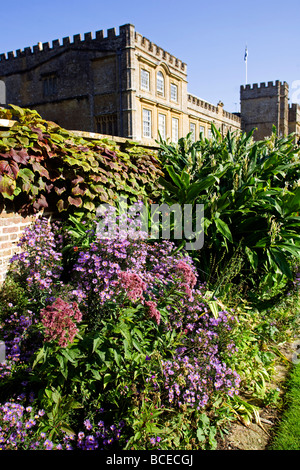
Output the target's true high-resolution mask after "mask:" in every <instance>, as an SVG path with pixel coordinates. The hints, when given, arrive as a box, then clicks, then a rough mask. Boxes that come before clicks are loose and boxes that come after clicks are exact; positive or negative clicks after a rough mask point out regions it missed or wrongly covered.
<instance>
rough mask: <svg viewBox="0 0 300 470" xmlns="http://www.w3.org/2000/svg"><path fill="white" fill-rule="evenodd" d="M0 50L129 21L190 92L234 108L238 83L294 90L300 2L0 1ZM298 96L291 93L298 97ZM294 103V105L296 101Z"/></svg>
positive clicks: (299, 72) (299, 63)
mask: <svg viewBox="0 0 300 470" xmlns="http://www.w3.org/2000/svg"><path fill="white" fill-rule="evenodd" d="M1 3H2V4H1V8H0V25H1V27H0V53H2V52H9V51H12V50H16V49H23V48H24V47H27V46H33V45H35V44H37V43H38V42H47V41H49V42H51V41H52V40H53V39H62V38H63V37H65V36H71V37H72V36H73V35H74V34H78V33H81V34H82V35H83V34H84V33H85V32H89V31H91V32H93V33H94V32H95V31H97V30H100V29H103V30H105V31H106V30H107V29H108V28H113V27H116V31H117V33H118V27H119V26H120V25H123V24H125V23H131V24H134V25H135V27H136V30H137V31H138V32H139V33H141V34H142V35H143V36H145V37H147V38H148V39H150V40H151V41H152V42H154V43H155V44H157V45H159V46H160V47H162V48H163V49H165V50H167V51H168V52H170V53H172V54H173V55H175V56H176V57H178V58H179V59H180V60H182V61H183V62H185V63H186V64H187V72H188V91H189V92H190V93H192V94H194V95H196V96H198V97H200V98H202V99H205V100H207V101H210V102H212V103H214V104H216V103H217V102H218V101H219V100H222V101H223V102H224V105H225V109H226V110H228V111H232V112H234V111H239V101H240V85H241V84H244V82H245V62H244V52H245V46H246V44H247V46H248V82H249V83H260V82H268V81H275V80H280V81H286V82H287V83H288V84H289V87H290V97H291V98H293V96H294V99H292V100H291V101H297V98H298V97H300V93H299V92H297V90H295V89H293V88H292V86H293V85H294V86H295V82H296V81H299V84H300V53H299V51H300V1H299V0H285V1H283V0H280V1H278V0H273V1H271V0H266V1H263V0H260V1H258V0H249V1H246V2H245V1H244V2H243V1H237V0H231V1H230V0H227V1H221V0H215V1H212V2H209V1H208V0H205V1H203V0H188V1H184V0H151V1H150V0H143V1H142V0H139V1H138V0H132V1H131V0H123V1H121V0H106V1H103V0H51V1H47V2H43V1H41V0H27V1H26V2H24V0H14V1H13V2H8V1H6V2H5V3H4V2H1ZM296 92H297V93H296ZM299 102H300V100H299Z"/></svg>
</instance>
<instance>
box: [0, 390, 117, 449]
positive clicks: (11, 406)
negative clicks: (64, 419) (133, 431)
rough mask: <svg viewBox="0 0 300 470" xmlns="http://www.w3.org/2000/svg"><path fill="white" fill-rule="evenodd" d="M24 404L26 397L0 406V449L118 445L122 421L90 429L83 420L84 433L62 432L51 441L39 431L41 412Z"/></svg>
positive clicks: (85, 447)
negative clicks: (56, 438) (57, 439)
mask: <svg viewBox="0 0 300 470" xmlns="http://www.w3.org/2000/svg"><path fill="white" fill-rule="evenodd" d="M25 401H26V396H25V395H21V396H19V397H17V400H16V401H9V402H6V403H5V404H4V405H0V450H76V449H79V450H96V449H99V450H104V449H109V448H110V447H111V446H112V445H113V444H114V443H118V441H119V439H120V437H121V435H122V430H123V428H124V426H125V422H124V421H123V420H121V421H120V422H118V424H117V425H115V424H112V425H109V426H107V425H105V422H104V421H102V420H100V421H99V422H98V423H97V425H96V426H93V425H92V424H91V422H90V420H89V419H85V421H84V423H83V425H84V431H80V432H78V434H77V435H76V434H75V433H71V432H69V433H66V432H64V431H62V432H61V433H62V434H61V436H60V437H61V439H59V441H60V442H53V440H51V439H50V438H49V437H47V434H46V433H45V432H43V431H40V429H43V422H42V421H43V416H44V415H45V411H44V410H43V409H41V410H38V411H37V412H36V411H35V410H34V408H33V406H31V405H29V406H26V405H25V404H24V402H25ZM31 401H33V397H31Z"/></svg>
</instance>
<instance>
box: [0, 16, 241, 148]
mask: <svg viewBox="0 0 300 470" xmlns="http://www.w3.org/2000/svg"><path fill="white" fill-rule="evenodd" d="M142 72H146V73H147V74H149V89H145V87H143V86H142V81H141V74H142ZM159 73H161V74H162V75H161V76H162V79H163V82H164V84H163V92H161V91H158V90H157V76H158V74H159ZM0 79H1V80H4V81H5V84H6V89H7V103H12V104H16V105H19V106H21V107H28V108H32V109H36V110H37V111H38V112H39V113H40V114H41V116H42V117H43V118H44V119H46V120H51V121H54V122H57V123H58V124H59V125H61V126H62V127H64V128H67V129H71V130H81V131H88V132H98V133H100V134H108V135H115V136H124V137H128V138H130V139H135V140H138V141H139V142H142V141H143V140H144V139H145V142H149V141H152V144H153V143H154V142H155V140H156V139H158V137H159V135H158V130H159V128H161V125H162V122H163V121H164V125H165V137H166V138H170V139H171V140H174V135H173V134H174V124H176V125H177V127H178V137H182V136H185V135H186V134H187V133H188V132H190V130H191V126H193V130H194V132H195V135H196V136H198V135H199V133H200V131H203V132H204V134H205V136H208V132H209V129H210V126H211V123H212V122H214V123H215V124H216V125H217V126H218V127H219V128H220V129H221V130H222V129H223V125H224V124H225V122H226V123H227V124H228V127H232V128H233V129H240V119H239V118H238V117H237V116H235V115H234V114H231V113H228V112H226V111H223V109H222V110H221V112H220V108H219V107H217V106H216V107H214V106H213V105H210V104H209V103H206V102H203V103H204V104H203V105H202V104H200V101H202V100H199V99H198V98H195V97H192V95H189V94H188V91H187V66H186V64H185V63H184V62H182V61H181V60H179V59H178V58H176V57H175V56H173V55H172V54H170V53H169V52H167V51H165V50H164V49H162V48H161V47H159V46H157V45H156V44H154V43H153V42H152V41H150V40H149V39H147V38H145V37H144V36H142V35H141V34H139V33H138V32H136V30H135V27H134V26H133V25H131V24H126V25H124V26H121V27H120V28H119V34H118V35H117V34H116V31H115V29H114V28H111V29H109V30H108V31H107V35H106V36H104V34H103V31H97V32H96V33H95V35H94V37H93V35H92V33H86V34H85V35H84V38H81V36H80V35H78V34H77V35H75V36H73V40H72V41H71V40H70V38H69V37H66V38H63V40H62V41H59V40H58V39H56V40H54V41H52V45H51V46H50V44H49V43H43V44H41V43H39V44H38V45H36V46H34V47H33V48H30V47H27V48H25V49H24V50H22V51H21V50H18V51H16V52H15V53H14V52H9V53H8V54H1V55H0ZM174 88H176V96H174ZM171 89H172V93H171ZM214 108H215V112H214ZM145 111H150V113H151V132H150V135H147V136H146V135H145V132H144V122H143V121H144V113H145ZM227 124H226V125H227ZM175 127H176V126H175Z"/></svg>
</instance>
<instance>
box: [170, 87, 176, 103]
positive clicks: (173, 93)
mask: <svg viewBox="0 0 300 470" xmlns="http://www.w3.org/2000/svg"><path fill="white" fill-rule="evenodd" d="M171 100H172V101H177V85H174V83H171Z"/></svg>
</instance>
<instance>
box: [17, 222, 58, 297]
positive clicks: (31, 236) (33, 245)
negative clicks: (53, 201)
mask: <svg viewBox="0 0 300 470" xmlns="http://www.w3.org/2000/svg"><path fill="white" fill-rule="evenodd" d="M55 229H56V226H55V225H54V224H52V226H51V224H50V223H49V221H48V220H47V219H46V218H45V217H41V218H38V219H37V220H36V221H35V222H34V223H33V225H31V226H29V227H26V228H25V230H24V233H23V235H22V237H21V238H20V241H19V243H18V247H20V248H21V251H20V253H16V254H15V255H14V256H13V257H12V258H11V260H10V262H11V263H14V265H15V267H16V269H17V270H19V273H20V274H21V275H22V276H26V281H27V284H28V286H29V288H30V287H32V286H36V287H37V288H38V289H42V290H45V289H47V290H48V292H51V286H52V285H53V284H57V283H59V279H60V276H61V271H62V269H63V268H62V254H61V253H60V251H59V248H60V244H61V240H60V239H59V240H57V239H56V238H55Z"/></svg>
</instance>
